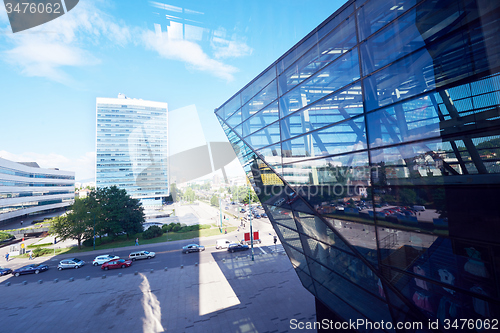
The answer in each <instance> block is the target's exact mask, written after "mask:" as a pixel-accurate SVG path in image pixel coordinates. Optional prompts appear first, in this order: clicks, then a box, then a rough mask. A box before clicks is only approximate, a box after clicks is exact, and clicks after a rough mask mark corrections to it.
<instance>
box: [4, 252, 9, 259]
mask: <svg viewBox="0 0 500 333" xmlns="http://www.w3.org/2000/svg"><path fill="white" fill-rule="evenodd" d="M5 260H7V261H9V253H6V254H5Z"/></svg>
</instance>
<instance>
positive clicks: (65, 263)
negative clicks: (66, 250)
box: [57, 258, 85, 271]
mask: <svg viewBox="0 0 500 333" xmlns="http://www.w3.org/2000/svg"><path fill="white" fill-rule="evenodd" d="M83 265H85V261H83V260H80V259H78V258H71V259H64V260H61V261H60V262H59V265H57V269H58V270H60V271H62V270H63V269H65V268H76V269H78V268H80V267H82V266H83Z"/></svg>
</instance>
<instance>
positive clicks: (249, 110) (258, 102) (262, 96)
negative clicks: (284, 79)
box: [241, 80, 277, 136]
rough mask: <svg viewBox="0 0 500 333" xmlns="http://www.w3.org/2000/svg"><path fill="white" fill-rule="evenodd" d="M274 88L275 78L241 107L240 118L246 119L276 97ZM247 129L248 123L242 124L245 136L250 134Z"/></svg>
mask: <svg viewBox="0 0 500 333" xmlns="http://www.w3.org/2000/svg"><path fill="white" fill-rule="evenodd" d="M276 89H277V87H276V80H274V81H272V82H271V83H270V84H269V85H268V86H267V87H265V88H264V89H262V91H261V92H259V93H258V94H257V95H256V96H255V97H254V98H252V99H251V100H250V101H249V102H248V103H247V104H245V105H244V106H243V107H242V108H241V117H242V119H243V120H247V119H248V118H249V117H251V116H253V115H254V114H256V113H257V112H259V111H260V110H261V109H262V108H263V107H265V106H267V105H268V104H269V103H271V102H272V101H274V100H275V99H276V97H277V91H276ZM249 131H250V128H249V127H248V125H243V135H244V136H246V135H248V134H250V132H249Z"/></svg>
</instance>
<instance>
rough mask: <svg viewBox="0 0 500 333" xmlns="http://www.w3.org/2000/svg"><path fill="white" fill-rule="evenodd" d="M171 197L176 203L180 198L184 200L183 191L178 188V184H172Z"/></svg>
mask: <svg viewBox="0 0 500 333" xmlns="http://www.w3.org/2000/svg"><path fill="white" fill-rule="evenodd" d="M170 195H171V196H172V200H173V201H174V202H177V201H179V199H180V198H182V191H181V190H180V189H179V188H178V187H177V184H176V183H172V184H170Z"/></svg>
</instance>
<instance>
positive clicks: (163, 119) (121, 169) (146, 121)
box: [96, 94, 169, 215]
mask: <svg viewBox="0 0 500 333" xmlns="http://www.w3.org/2000/svg"><path fill="white" fill-rule="evenodd" d="M96 110H97V122H96V123H97V129H96V154H97V155H96V186H97V187H98V188H99V187H109V186H112V185H116V186H118V187H119V188H122V189H125V190H126V191H127V193H128V194H129V195H130V196H131V197H132V198H135V199H140V201H141V203H142V205H143V207H144V209H145V213H146V215H151V214H150V213H151V212H154V211H155V210H157V209H158V208H160V207H161V206H162V204H163V203H164V201H165V198H166V197H168V196H169V184H168V168H167V155H168V145H167V144H168V107H167V103H162V102H153V101H144V100H141V99H135V98H134V99H132V98H127V97H126V96H125V95H122V94H119V95H118V98H97V102H96Z"/></svg>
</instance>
